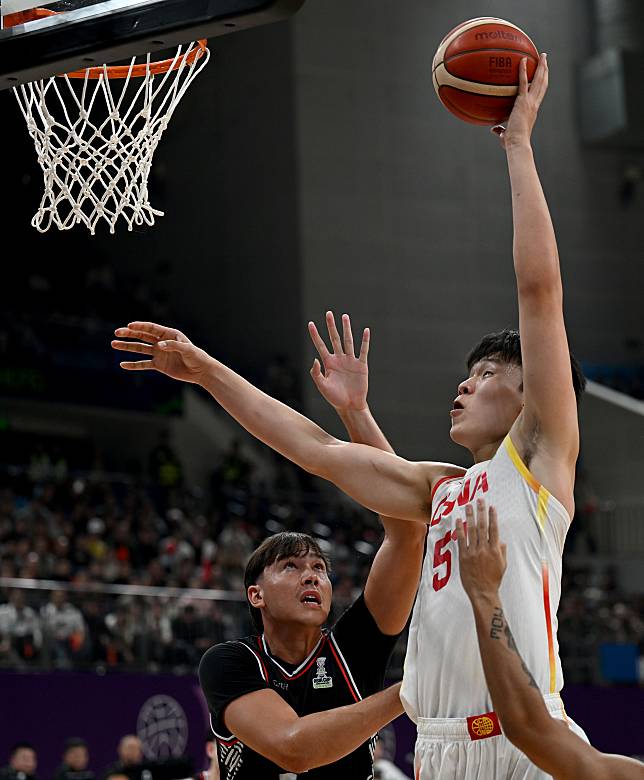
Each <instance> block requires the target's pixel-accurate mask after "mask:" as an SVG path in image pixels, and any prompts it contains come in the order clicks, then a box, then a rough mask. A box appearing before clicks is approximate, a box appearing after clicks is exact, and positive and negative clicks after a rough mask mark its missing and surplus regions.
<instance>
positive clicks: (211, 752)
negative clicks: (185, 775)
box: [192, 732, 220, 780]
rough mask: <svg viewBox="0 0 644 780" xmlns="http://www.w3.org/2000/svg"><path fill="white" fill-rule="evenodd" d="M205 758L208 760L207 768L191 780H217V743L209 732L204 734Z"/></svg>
mask: <svg viewBox="0 0 644 780" xmlns="http://www.w3.org/2000/svg"><path fill="white" fill-rule="evenodd" d="M206 757H207V759H208V768H207V769H204V771H203V772H197V774H196V775H194V777H193V778H192V780H219V777H220V775H219V761H218V760H217V742H216V741H215V736H214V734H213V733H212V732H211V733H209V734H206Z"/></svg>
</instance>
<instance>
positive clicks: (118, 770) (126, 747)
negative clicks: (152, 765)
mask: <svg viewBox="0 0 644 780" xmlns="http://www.w3.org/2000/svg"><path fill="white" fill-rule="evenodd" d="M116 752H117V755H118V760H117V761H116V763H114V764H112V766H110V767H109V768H108V769H107V770H106V772H105V775H104V778H103V780H107V778H108V777H111V780H115V778H114V775H124V776H125V777H126V778H128V779H129V780H135V778H138V777H140V775H141V765H142V763H143V745H142V743H141V740H140V739H139V738H138V737H137V736H136V735H135V734H126V735H125V736H124V737H121V740H120V742H119V744H118V747H117V749H116Z"/></svg>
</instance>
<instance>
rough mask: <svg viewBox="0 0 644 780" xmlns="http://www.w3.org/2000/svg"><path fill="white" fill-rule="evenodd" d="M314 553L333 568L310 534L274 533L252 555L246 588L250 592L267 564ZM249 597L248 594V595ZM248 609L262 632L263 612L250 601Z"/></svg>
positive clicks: (257, 627)
mask: <svg viewBox="0 0 644 780" xmlns="http://www.w3.org/2000/svg"><path fill="white" fill-rule="evenodd" d="M309 553H313V555H317V556H318V557H320V558H322V560H323V561H324V563H325V565H326V568H327V571H330V570H331V561H330V560H329V558H328V557H327V555H326V554H325V553H324V552H322V548H321V547H320V545H319V544H318V542H317V541H316V540H315V539H314V538H313V537H312V536H309V535H308V534H301V533H297V532H295V531H282V532H281V533H278V534H273V536H269V537H268V538H267V539H264V541H263V542H262V543H261V544H260V545H259V547H258V548H257V549H256V550H255V552H254V553H253V554H252V555H251V556H250V558H249V560H248V563H247V564H246V571H245V572H244V590H245V591H246V593H247V594H248V588H249V586H250V585H255V584H257V580H258V579H259V577H260V576H261V574H262V572H263V571H264V569H265V568H266V567H267V566H270V565H271V564H273V563H275V561H281V560H283V559H284V558H291V557H293V558H299V557H301V556H303V555H308V554H309ZM247 598H248V596H247ZM248 609H249V611H250V616H251V619H252V621H253V625H254V626H255V628H256V629H257V630H258V631H259V632H261V631H263V630H264V622H263V621H262V612H261V610H259V609H258V608H257V607H253V606H251V604H250V602H248Z"/></svg>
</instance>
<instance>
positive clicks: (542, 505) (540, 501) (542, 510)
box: [503, 434, 550, 530]
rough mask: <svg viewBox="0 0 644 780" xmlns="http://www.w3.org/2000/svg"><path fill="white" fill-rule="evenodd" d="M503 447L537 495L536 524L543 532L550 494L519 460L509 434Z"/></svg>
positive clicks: (519, 457)
mask: <svg viewBox="0 0 644 780" xmlns="http://www.w3.org/2000/svg"><path fill="white" fill-rule="evenodd" d="M503 445H504V447H505V449H506V452H507V453H508V455H509V456H510V460H511V461H512V463H513V464H514V466H515V468H516V470H517V471H518V472H519V474H521V476H522V477H523V479H525V481H526V482H527V483H528V485H530V487H531V488H532V490H534V492H535V493H536V494H537V522H538V523H539V529H540V530H543V526H544V525H545V522H546V520H547V518H548V501H549V500H550V492H549V491H548V490H547V488H545V487H544V486H543V485H542V484H541V483H540V482H538V480H536V479H535V477H534V475H533V474H532V473H531V472H530V469H528V467H527V466H526V465H525V463H524V462H523V461H522V460H521V456H520V455H519V453H518V452H517V448H516V447H515V446H514V442H513V441H512V439H511V438H510V434H508V435H507V436H506V437H505V439H504V440H503Z"/></svg>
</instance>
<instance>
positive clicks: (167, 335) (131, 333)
mask: <svg viewBox="0 0 644 780" xmlns="http://www.w3.org/2000/svg"><path fill="white" fill-rule="evenodd" d="M114 335H115V336H118V339H115V340H114V341H112V347H113V348H114V349H117V350H120V351H121V352H134V353H136V354H138V355H148V356H149V358H150V359H149V360H133V361H124V362H122V363H121V364H120V365H121V368H124V369H125V370H126V371H150V370H154V371H160V372H161V373H162V374H166V375H167V376H169V377H172V379H179V380H181V381H182V382H192V383H194V384H199V383H200V382H201V380H202V378H203V376H204V372H205V370H206V368H207V365H208V362H209V361H210V360H212V358H210V356H209V355H208V353H207V352H204V351H203V349H199V347H195V345H194V344H193V343H192V342H191V341H190V339H189V338H188V337H187V336H184V335H183V333H181V331H180V330H175V328H167V327H165V326H164V325H157V324H156V323H154V322H138V321H137V322H130V323H129V324H128V326H127V328H117V329H116V330H115V331H114ZM121 339H133V340H132V341H121Z"/></svg>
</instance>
